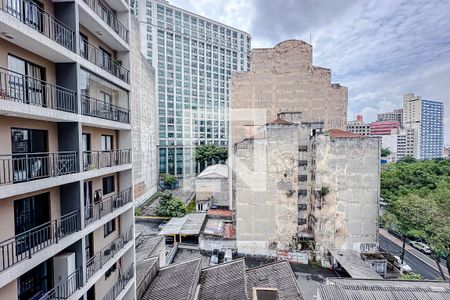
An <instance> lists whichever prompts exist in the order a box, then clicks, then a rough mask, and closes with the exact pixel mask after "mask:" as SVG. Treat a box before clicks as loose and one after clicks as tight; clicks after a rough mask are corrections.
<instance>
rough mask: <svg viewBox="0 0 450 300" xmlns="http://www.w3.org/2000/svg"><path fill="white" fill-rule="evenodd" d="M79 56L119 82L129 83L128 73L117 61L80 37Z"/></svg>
mask: <svg viewBox="0 0 450 300" xmlns="http://www.w3.org/2000/svg"><path fill="white" fill-rule="evenodd" d="M79 54H80V56H81V57H83V58H84V59H87V60H88V61H90V62H91V63H93V64H95V65H97V66H99V67H100V68H102V69H104V70H106V71H107V72H109V73H110V74H112V75H114V76H116V77H117V78H119V79H120V80H123V81H125V82H126V83H130V81H129V74H130V72H129V71H128V70H127V69H126V68H124V67H123V66H122V64H120V63H119V62H118V61H117V60H115V59H113V58H112V57H110V56H109V55H107V54H105V53H104V52H103V51H102V50H100V49H98V48H96V47H94V46H93V45H91V44H90V43H89V42H88V41H87V40H85V39H84V38H82V37H80V53H79Z"/></svg>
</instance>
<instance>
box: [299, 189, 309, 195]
mask: <svg viewBox="0 0 450 300" xmlns="http://www.w3.org/2000/svg"><path fill="white" fill-rule="evenodd" d="M307 194H308V191H307V190H298V195H299V196H306V195H307Z"/></svg>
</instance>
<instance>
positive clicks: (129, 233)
mask: <svg viewBox="0 0 450 300" xmlns="http://www.w3.org/2000/svg"><path fill="white" fill-rule="evenodd" d="M132 239H133V225H131V226H130V227H129V228H128V229H127V230H125V231H124V232H123V233H122V234H121V235H119V236H118V237H117V238H116V239H115V240H114V241H112V242H111V243H110V244H109V245H107V246H106V247H105V248H103V249H102V250H100V251H99V252H98V253H97V254H95V255H94V256H92V257H91V258H89V259H88V260H87V262H86V279H89V278H91V277H92V275H94V274H95V273H96V272H97V271H98V270H100V269H101V268H102V267H103V266H104V265H105V264H106V263H107V262H108V261H109V260H110V259H111V258H113V257H114V256H115V255H116V254H117V252H119V251H120V250H121V249H123V248H124V246H125V245H126V244H128V242H130V241H131V240H132Z"/></svg>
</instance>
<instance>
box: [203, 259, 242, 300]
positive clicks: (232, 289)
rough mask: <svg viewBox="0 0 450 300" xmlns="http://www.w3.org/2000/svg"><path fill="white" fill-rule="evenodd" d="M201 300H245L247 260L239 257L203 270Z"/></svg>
mask: <svg viewBox="0 0 450 300" xmlns="http://www.w3.org/2000/svg"><path fill="white" fill-rule="evenodd" d="M199 283H200V293H199V297H198V299H199V300H223V299H227V300H245V299H249V298H248V296H247V290H246V284H245V260H244V259H237V260H234V261H232V262H229V263H224V264H220V265H217V266H214V267H209V268H206V269H203V270H202V275H201V276H200V282H199Z"/></svg>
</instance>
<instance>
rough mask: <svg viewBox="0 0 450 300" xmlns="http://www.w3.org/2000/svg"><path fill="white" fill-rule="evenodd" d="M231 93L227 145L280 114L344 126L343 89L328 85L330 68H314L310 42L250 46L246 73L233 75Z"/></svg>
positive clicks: (339, 126) (345, 118)
mask: <svg viewBox="0 0 450 300" xmlns="http://www.w3.org/2000/svg"><path fill="white" fill-rule="evenodd" d="M231 93H232V94H231V96H232V97H231V104H230V107H231V111H230V134H231V143H229V144H230V145H234V144H235V143H237V142H240V141H241V140H243V139H244V138H246V137H249V136H252V135H253V134H254V130H253V129H254V126H261V125H264V124H265V123H266V122H268V121H271V120H274V119H275V118H276V116H277V114H278V113H280V112H294V111H301V112H302V120H303V121H304V122H324V126H325V129H330V128H338V129H345V127H346V124H347V88H346V87H343V86H341V85H339V84H331V70H330V69H326V68H322V67H317V66H314V65H313V64H312V46H311V45H310V44H307V43H305V42H303V41H300V40H288V41H284V42H281V43H279V44H277V45H276V46H275V47H274V48H266V49H253V52H252V63H251V67H250V71H248V72H235V73H233V76H232V79H231Z"/></svg>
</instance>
